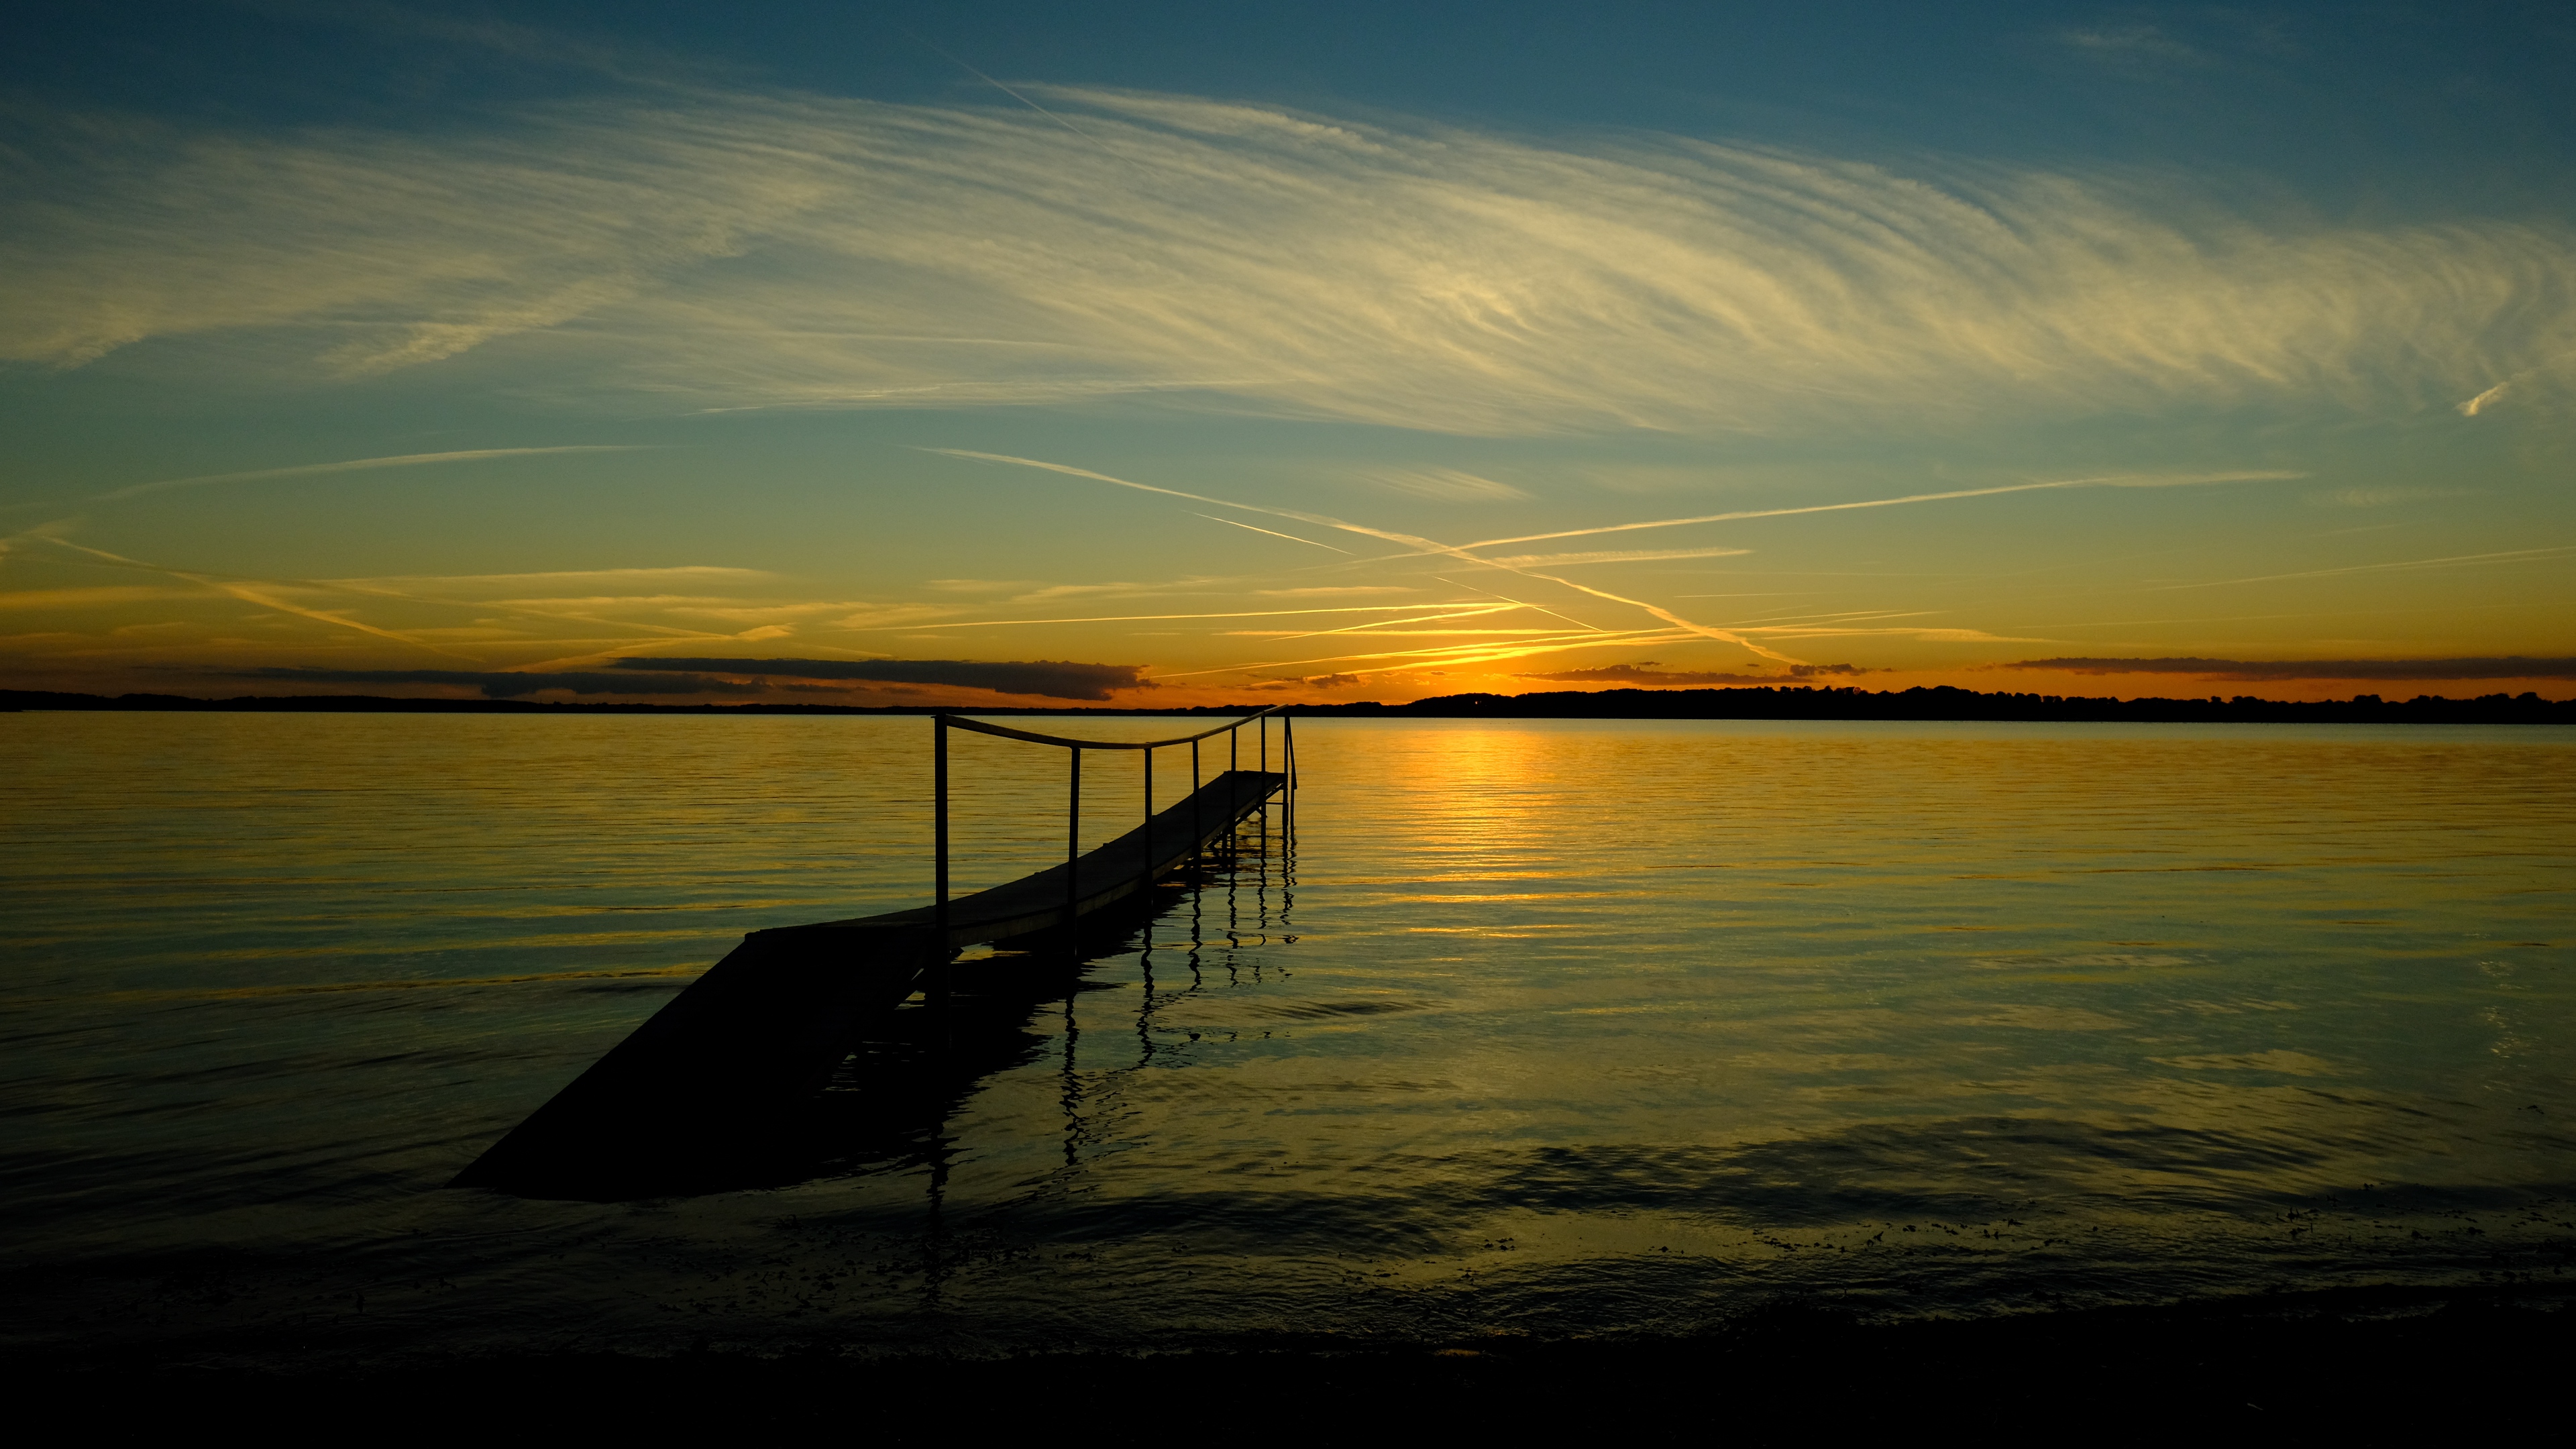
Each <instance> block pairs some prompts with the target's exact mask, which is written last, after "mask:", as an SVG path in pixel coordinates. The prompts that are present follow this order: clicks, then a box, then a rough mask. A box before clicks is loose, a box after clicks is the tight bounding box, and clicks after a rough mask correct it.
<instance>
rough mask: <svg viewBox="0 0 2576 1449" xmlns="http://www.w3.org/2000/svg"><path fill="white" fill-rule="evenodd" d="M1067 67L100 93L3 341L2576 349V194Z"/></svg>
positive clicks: (2074, 372)
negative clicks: (162, 108) (437, 131)
mask: <svg viewBox="0 0 2576 1449" xmlns="http://www.w3.org/2000/svg"><path fill="white" fill-rule="evenodd" d="M2132 39H2133V42H2134V38H2132ZM2105 43H2107V42H2105ZM2133 48H2134V44H2133ZM1031 94H1032V95H1034V96H1035V97H1036V98H1037V99H1038V100H1040V101H1042V102H1043V103H1044V104H1045V105H1046V106H1047V107H1048V110H1049V112H1050V115H1039V114H1036V113H1034V112H1032V111H1029V110H1026V109H1021V108H1011V109H1003V108H999V107H976V106H944V107H943V106H896V105H883V104H874V103H867V102H859V101H844V100H828V99H819V98H780V97H764V96H754V95H723V94H718V93H714V92H710V91H705V90H700V91H697V92H691V93H676V92H675V93H672V94H670V95H667V96H665V97H662V98H661V99H660V100H659V102H658V103H657V104H655V105H653V106H650V107H645V106H623V105H612V104H607V103H594V104H589V105H581V106H562V107H557V108H553V109H548V110H542V111H536V112H531V113H528V114H527V115H525V116H524V117H523V118H522V119H521V120H520V121H519V122H518V123H516V124H513V125H508V126H502V127H498V128H494V129H489V130H484V131H479V132H450V133H442V134H441V135H438V136H435V137H431V136H419V135H407V136H395V135H388V134H375V133H367V132H364V131H358V130H337V131H327V132H325V131H311V132H300V133H291V134H261V135H196V136H176V135H172V134H169V133H166V132H160V133H156V132H152V131H150V130H149V129H148V128H138V127H122V128H108V129H109V130H112V131H113V134H114V136H115V137H116V139H115V140H113V141H110V142H102V143H100V144H101V145H104V146H107V147H109V148H110V149H108V150H106V151H102V152H100V153H98V154H95V155H88V156H83V157H80V158H78V159H77V160H76V161H75V162H73V163H67V164H66V165H65V166H64V167H63V168H62V169H61V170H60V171H59V172H53V173H45V174H35V173H32V172H30V173H29V174H27V175H25V176H23V177H21V178H18V180H19V181H21V182H23V183H24V184H14V185H13V188H12V198H11V200H9V201H8V202H7V203H5V206H0V270H5V271H6V273H7V274H8V275H9V276H10V277H11V285H10V287H9V288H7V289H6V291H5V293H4V294H0V356H5V357H10V358H17V359H23V360H31V361H36V362H42V363H50V364H55V365H65V366H69V365H79V364H82V363H85V362H89V361H93V360H95V359H98V358H101V357H103V356H106V355H108V354H109V353H112V352H113V351H115V350H116V349H118V348H120V347H123V346H127V345H130V344H132V343H135V342H138V341H141V340H144V339H147V338H157V339H172V338H189V337H200V338H208V339H216V340H221V339H231V340H232V341H234V342H238V343H240V346H234V347H231V350H228V351H225V352H224V353H223V354H222V355H223V358H224V359H225V361H226V363H227V365H238V363H239V360H240V359H241V358H242V357H244V356H249V355H251V352H245V351H244V350H243V349H245V348H249V347H250V346H251V342H252V340H254V339H257V340H258V348H256V349H252V351H257V350H258V349H273V348H274V347H275V346H278V345H293V344H297V343H298V342H299V341H300V344H301V345H302V347H303V348H304V353H303V355H304V356H305V357H307V358H309V359H314V360H316V361H318V362H319V363H320V364H321V365H322V366H323V367H324V368H325V369H326V370H333V371H339V372H344V373H352V374H357V373H371V372H384V371H389V370H393V369H398V368H402V367H408V366H417V365H422V364H425V363H430V362H435V361H439V360H442V359H452V358H457V357H460V356H463V355H466V354H469V353H473V352H476V351H477V350H488V349H491V348H492V347H493V344H495V343H499V342H502V341H503V340H505V339H518V340H517V341H516V342H515V343H513V345H512V346H511V347H510V348H509V349H506V352H507V356H496V357H495V358H494V362H493V364H492V365H494V366H516V367H519V368H521V369H522V370H523V371H524V373H525V374H526V375H527V376H528V377H530V378H531V379H532V380H534V381H535V382H536V383H538V384H541V385H543V386H546V387H549V388H553V389H555V390H558V391H577V392H583V393H589V394H596V393H598V392H600V391H602V390H625V391H627V392H630V393H633V392H643V393H648V394H656V395H660V396H663V397H665V398H667V399H668V400H669V402H670V404H671V405H674V406H681V407H694V408H721V407H781V406H786V407H793V406H834V407H839V406H879V405H899V406H924V405H940V404H950V403H955V404H966V403H978V404H990V403H1004V404H1007V403H1021V402H1059V401H1064V400H1069V399H1070V400H1079V399H1083V398H1091V397H1104V396H1115V395H1120V394H1156V395H1162V396H1167V397H1171V398H1174V399H1176V400H1186V399H1188V398H1190V397H1192V396H1203V397H1210V398H1213V399H1214V400H1216V401H1218V402H1220V403H1221V405H1223V406H1225V407H1227V408H1230V409H1235V410H1241V409H1246V408H1250V409H1254V410H1262V411H1269V412H1273V413H1278V414H1285V415H1292V416H1308V417H1327V418H1338V419H1344V420H1350V421H1358V422H1366V423H1379V424H1391V425H1396V426H1403V427H1411V428H1427V429H1437V430H1446V431H1452V432H1463V433H1486V434H1532V433H1548V432H1565V431H1573V430H1585V429H1604V428H1647V429H1663V430H1677V431H1697V432H1706V431H1712V430H1730V429H1755V430H1763V431H1770V432H1789V431H1798V430H1814V429H1824V428H1845V427H1849V426H1851V425H1852V424H1853V422H1854V420H1855V419H1856V418H1859V417H1865V416H1875V417H1882V418H1884V417H1890V416H1903V417H1909V418H1913V419H1917V420H1923V421H1930V422H1941V423H1947V422H1955V421H1959V420H1964V419H1971V418H1976V417H1980V416H1986V417H1991V416H1996V415H2012V416H2027V415H2032V414H2035V413H2051V412H2054V413H2064V412H2070V411H2072V412H2085V411H2101V410H2152V409H2155V408H2159V407H2163V406H2167V405H2171V404H2177V403H2206V402H2212V401H2216V402H2242V401H2247V400H2269V401H2274V402H2282V401H2286V402H2290V403H2298V404H2307V405H2320V406H2329V407H2334V408H2339V409H2347V410H2357V411H2362V412H2373V413H2376V412H2385V411H2389V410H2413V409H2419V408H2424V407H2433V406H2447V405H2449V403H2448V400H2449V399H2452V398H2457V397H2460V396H2462V395H2464V394H2468V393H2472V392H2475V391H2476V390H2477V389H2478V388H2481V387H2485V386H2487V384H2488V381H2489V380H2490V379H2492V378H2493V377H2496V376H2499V375H2506V376H2513V377H2515V378H2517V379H2519V381H2517V383H2516V384H2515V385H2516V386H2517V387H2521V388H2538V387H2541V386H2544V385H2546V386H2549V387H2557V386H2560V385H2562V384H2563V383H2564V381H2565V372H2566V363H2567V359H2569V358H2570V357H2576V235H2571V232H2570V231H2569V229H2568V228H2566V227H2563V226H2559V225H2557V224H2554V223H2548V222H2502V221H2461V222H2455V223H2452V224H2447V225H2438V226H2412V227H2398V226H2389V227H2378V228H2370V227H2360V226H2352V225H2330V224H2324V223H2318V222H2314V221H2305V220H2285V219H2283V218H2284V217H2285V216H2286V215H2287V214H2288V212H2289V210H2290V209H2289V208H2286V207H2285V208H2281V209H2280V212H2281V214H2279V215H2275V214H2271V213H2268V212H2262V211H2259V210H2253V209H2248V208H2246V207H2244V206H2240V205H2237V204H2235V203H2233V202H2230V201H2228V200H2226V199H2224V198H2222V197H2221V196H2219V195H2218V194H2216V193H2200V192H2194V191H2192V190H2190V189H2189V186H2188V184H2187V183H2185V182H2181V181H2177V180H2171V179H2165V178H2143V177H2136V176H2110V175H2104V176H2090V177H2087V176H2076V175H2067V174H2054V173H2046V172H2036V171H2027V170H2025V171H2013V170H2009V169H2005V168H1998V167H1992V166H1977V165H1971V164H1966V163H1960V164H1955V165H1953V164H1946V163H1938V162H1924V163H1920V164H1910V165H1909V167H1908V168H1907V169H1905V170H1902V171H1900V170H1892V169H1888V168H1884V167H1878V166H1872V165H1868V164H1864V163H1860V162H1856V161H1852V160H1847V159H1842V158H1836V157H1831V156H1824V155H1815V154H1804V153H1796V152H1789V151H1784V150H1777V149H1757V148H1748V147H1730V146H1723V145H1715V144H1708V143H1703V142H1697V141H1689V140H1682V139H1677V138H1656V137H1627V138H1617V139H1597V138H1596V139H1587V140H1583V141H1581V142H1569V143H1561V144H1542V143H1538V142H1533V141H1529V140H1525V139H1517V138H1509V137H1502V136H1496V135H1489V134H1483V133H1478V132H1474V131H1467V130H1461V129H1457V128H1440V127H1434V126H1429V125H1407V124H1400V123H1398V124H1368V125H1362V124H1357V123H1353V122H1348V121H1340V120H1334V119H1331V118H1324V117H1313V116H1300V115H1292V114H1288V113H1285V112H1282V111H1278V110H1274V109H1268V108H1262V107H1256V106H1246V105H1234V104H1226V103H1221V102H1214V101H1203V100H1194V99H1190V98H1185V97H1172V96H1152V95H1136V94H1126V93H1113V92H1106V91H1065V90H1052V91H1043V92H1032V93H1031ZM1051 116H1052V117H1057V118H1070V119H1072V120H1073V121H1074V122H1075V123H1077V124H1078V126H1079V133H1077V132H1075V131H1073V130H1069V129H1068V128H1067V127H1066V126H1065V125H1060V124H1057V122H1056V120H1055V119H1051V118H1050V117H1051ZM101 134H107V131H102V132H101ZM718 261H722V262H723V263H724V265H722V266H714V265H710V263H714V262H718ZM576 323H577V324H578V325H573V324H576ZM227 345H228V346H229V345H230V344H229V343H228V344H227ZM209 365H211V364H209ZM2489 392H2490V393H2492V389H2491V388H2490V389H2489ZM2485 395H2486V394H2481V396H2485ZM1462 476H1463V475H1462ZM1451 481H1452V482H1455V481H1457V480H1456V479H1452V480H1451ZM1483 481H1485V482H1488V483H1490V482H1491V480H1483Z"/></svg>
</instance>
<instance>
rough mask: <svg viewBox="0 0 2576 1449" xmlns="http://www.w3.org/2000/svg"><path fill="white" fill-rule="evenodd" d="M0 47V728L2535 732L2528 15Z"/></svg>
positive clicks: (1092, 16)
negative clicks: (488, 714)
mask: <svg viewBox="0 0 2576 1449" xmlns="http://www.w3.org/2000/svg"><path fill="white" fill-rule="evenodd" d="M10 26H11V43H10V44H8V45H6V46H0V438H5V439H6V442H7V446H6V449H5V454H0V460H4V461H5V468H0V686H6V687H13V688H22V689H57V690H78V691H88V692H99V693H110V694H114V693H123V692H128V691H146V692H155V693H172V694H189V695H200V696H210V697H220V696H231V695H238V694H251V693H256V694H333V693H361V694H393V695H415V696H425V697H426V696H437V697H453V698H496V699H500V698H507V699H533V700H571V699H581V700H636V701H645V702H658V703H719V704H721V703H738V702H750V701H771V702H808V703H849V704H937V705H954V706H960V707H972V706H975V705H978V704H982V705H1033V704H1036V705H1071V704H1094V705H1098V704H1108V705H1117V706H1126V707H1160V706H1187V705H1197V704H1213V703H1229V702H1237V701H1243V702H1262V703H1275V702H1279V701H1282V700H1291V699H1295V700H1318V701H1322V700H1355V699H1380V700H1387V701H1397V700H1406V699H1413V698H1420V697H1424V696H1430V695H1441V694H1454V693H1460V692H1464V691H1471V690H1490V691H1497V692H1504V693H1526V692H1530V691H1533V690H1547V689H1579V688H1600V687H1610V686H1629V685H1645V686H1653V687H1690V686H1706V685H1732V684H1753V683H1772V684H1803V685H1815V686H1822V685H1832V686H1837V687H1840V686H1851V687H1858V688H1865V689H1902V688H1909V687H1913V686H1916V685H1940V684H1949V685H1956V686H1960V687H1964V688H1973V689H1981V690H1997V689H2009V690H2016V691H2030V692H2039V693H2057V694H2092V695H2104V694H2111V695H2122V696H2139V695H2167V696H2207V695H2229V696H2233V695H2238V694H2255V695H2262V696H2266V697H2271V698H2335V697H2349V696H2351V695H2354V694H2359V693H2371V694H2380V695H2384V696H2389V697H2407V696H2412V695H2415V694H2419V693H2430V694H2448V695H2451V696H2454V697H2459V696H2463V695H2476V694H2489V693H2494V692H2498V691H2508V692H2516V693H2519V692H2522V691H2525V690H2536V691H2538V692H2540V693H2541V694H2543V695H2546V696H2549V697H2552V698H2566V697H2569V696H2571V695H2576V490H2571V486H2570V485H2571V481H2576V478H2571V465H2572V464H2576V429H2571V427H2570V425H2569V421H2568V419H2569V403H2570V400H2571V394H2576V107H2570V106H2569V105H2567V104H2566V98H2565V84H2566V83H2565V77H2566V76H2567V75H2569V74H2576V17H2571V15H2570V13H2569V12H2567V11H2566V10H2565V9H2564V8H2563V7H2553V6H2543V5H2532V6H2520V5H2488V6H2479V5H2464V4H2444V5H2439V6H2435V5H2371V4H2337V5H2331V6H2228V7H2214V6H2130V5H2112V6H2095V5H2084V4H2049V5H2041V4H1986V5H1977V4H1958V5H1949V6H1939V7H1930V6H1918V5H1897V4H1810V5H1802V6H1778V5H1762V6H1754V5H1726V4H1698V5H1660V4H1639V5H1627V6H1610V7H1606V8H1605V7H1602V6H1598V5H1585V6H1574V5H1561V6H1558V5H1545V6H1542V5H1509V4H1493V3H1482V4H1474V5H1468V4H1401V3H1385V0H1380V3H1371V4H1365V5H1362V4H1338V3H1321V4H1314V3H1309V4H1299V5H1293V6H1285V5H1282V6H1266V5H1233V6H1207V5H1203V4H1199V5H1180V4H1168V5H1156V4H1114V3H1103V4H1091V5H1084V6H1061V5H1034V4H973V5H963V4H961V5H940V4H892V5H882V6H877V5H820V4H817V5H799V4H771V5H765V6H759V7H740V6H716V5H696V4H680V3H668V4H651V5H638V4H625V5H606V4H578V3H554V4H539V3H530V4H518V5H510V6H484V5H459V4H443V3H415V4H390V3H334V4H330V5H323V4H318V3H316V4H304V3H296V0H269V3H182V4H131V5H121V6H116V7H101V6H86V5H54V4H46V3H35V4H29V5H26V6H24V7H21V8H13V12H12V20H11V21H10Z"/></svg>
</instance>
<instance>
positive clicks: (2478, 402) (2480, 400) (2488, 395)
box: [2460, 382, 2513, 418]
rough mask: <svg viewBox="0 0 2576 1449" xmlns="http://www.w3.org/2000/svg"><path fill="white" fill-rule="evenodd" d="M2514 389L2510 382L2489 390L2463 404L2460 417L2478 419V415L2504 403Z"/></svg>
mask: <svg viewBox="0 0 2576 1449" xmlns="http://www.w3.org/2000/svg"><path fill="white" fill-rule="evenodd" d="M2512 389H2513V384H2512V383H2510V382H2500V383H2497V384H2496V385H2495V386H2493V387H2491V388H2488V389H2487V390H2486V391H2485V392H2482V393H2479V394H2478V395H2477V396H2476V397H2473V398H2470V399H2469V400H2468V401H2466V402H2464V403H2461V404H2460V416H2462V417H2464V418H2473V417H2476V416H2477V415H2478V414H2480V413H2482V412H2485V411H2486V410H2487V409H2489V408H2491V407H2494V406H2495V405H2496V404H2497V403H2499V402H2501V401H2503V400H2504V395H2505V394H2506V393H2507V392H2510V391H2511V390H2512Z"/></svg>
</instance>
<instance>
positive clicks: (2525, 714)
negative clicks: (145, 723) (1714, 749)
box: [0, 685, 2576, 724]
mask: <svg viewBox="0 0 2576 1449" xmlns="http://www.w3.org/2000/svg"><path fill="white" fill-rule="evenodd" d="M1263 707H1264V706H1263V704H1262V703H1260V702H1253V703H1246V704H1223V705H1215V704H1205V705H1194V706H1192V707H1190V708H1188V709H1181V710H1159V709H1151V708H1146V709H1115V708H1101V707H1099V706H1090V707H1083V706H1063V707H1054V708H1047V707H1036V708H1031V707H1021V706H1011V705H991V706H984V705H977V706H969V707H963V708H961V707H958V706H932V705H835V704H593V703H573V704H553V703H544V702H538V701H531V700H518V699H395V698H388V697H386V696H382V695H363V694H299V695H242V696H239V697H237V698H233V699H197V698H193V697H190V696H187V695H178V694H121V695H116V696H112V697H111V696H107V695H98V694H57V693H50V692H47V691H43V690H23V689H7V690H0V711H6V710H60V709H109V710H232V711H241V710H252V711H273V712H279V713H288V714H306V713H332V714H341V713H346V714H585V715H589V714H745V715H776V714H786V715H806V714H905V715H917V714H933V713H938V712H940V711H942V710H945V711H947V712H949V713H958V714H988V715H1010V714H1039V715H1061V714H1105V715H1120V714H1239V713H1243V712H1245V711H1248V710H1255V709H1260V708H1263ZM1288 712H1289V713H1291V714H1295V715H1298V716H1301V717H1306V718H1332V717H1340V718H1349V719H1813V720H2069V721H2085V720H2090V721H2102V722H2111V721H2130V722H2143V723H2168V724H2202V723H2248V724H2283V723H2293V724H2329V723H2331V724H2576V700H2550V699H2543V698H2541V697H2540V696H2539V695H2537V694H2533V693H2528V692H2526V693H2522V694H2487V695H2480V696H2478V697H2477V698H2474V699H2448V698H2445V697H2443V696H2441V695H2434V694H2419V695H2417V696H2415V697H2414V698H2413V699H2382V698H2380V697H2379V696H2378V695H2375V694H2357V695H2354V696H2353V697H2352V698H2350V699H2327V700H2280V699H2257V698H2255V697H2254V696H2252V695H2246V694H2240V695H2237V696H2235V697H2233V698H2222V697H2220V696H2218V695H2214V694H2213V695H2210V696H2208V697H2207V698H2203V699H2111V698H2107V697H2095V696H2086V695H2056V694H2011V693H2004V692H1996V693H1993V694H1984V693H1980V692H1978V691H1976V690H1973V689H1954V688H1952V687H1950V686H1948V685H1941V686H1938V687H1935V688H1928V689H1927V688H1920V687H1918V688H1914V689H1905V690H1884V691H1872V690H1865V689H1855V688H1848V687H1846V688H1833V687H1824V688H1817V687H1797V688H1777V687H1770V686H1755V687H1749V688H1742V689H1600V690H1575V689H1567V690H1550V691H1546V692H1543V693H1537V694H1444V695H1439V696H1436V697H1434V698H1431V699H1417V700H1414V701H1412V702H1411V703H1409V704H1380V703H1377V702H1375V701H1363V702H1361V703H1357V704H1297V705H1291V706H1290V707H1289V710H1288Z"/></svg>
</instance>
